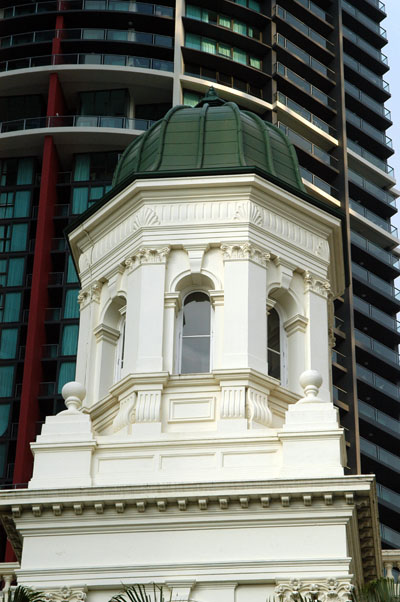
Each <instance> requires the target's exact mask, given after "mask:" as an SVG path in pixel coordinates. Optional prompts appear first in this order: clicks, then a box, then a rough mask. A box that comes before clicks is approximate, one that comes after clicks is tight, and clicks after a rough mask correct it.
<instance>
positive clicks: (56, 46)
mask: <svg viewBox="0 0 400 602" xmlns="http://www.w3.org/2000/svg"><path fill="white" fill-rule="evenodd" d="M63 29H64V16H63V15H57V17H56V37H55V38H53V43H52V47H51V54H52V55H55V54H61V39H62V30H63ZM53 64H55V63H54V61H53Z"/></svg>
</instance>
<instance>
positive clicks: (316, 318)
mask: <svg viewBox="0 0 400 602" xmlns="http://www.w3.org/2000/svg"><path fill="white" fill-rule="evenodd" d="M304 295H305V304H304V305H305V311H306V317H307V319H308V327H307V334H306V346H305V369H306V370H309V369H313V370H318V372H320V374H321V376H322V383H323V384H322V387H321V389H320V392H319V397H320V398H321V399H322V400H323V401H331V386H330V383H331V356H330V340H329V329H328V300H329V298H330V295H331V287H330V284H329V282H328V281H327V280H324V279H322V278H319V277H318V276H315V275H313V274H311V273H310V272H306V273H305V274H304Z"/></svg>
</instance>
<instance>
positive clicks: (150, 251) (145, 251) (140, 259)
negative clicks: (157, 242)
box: [124, 247, 171, 272]
mask: <svg viewBox="0 0 400 602" xmlns="http://www.w3.org/2000/svg"><path fill="white" fill-rule="evenodd" d="M170 250H171V249H170V247H159V248H152V247H141V248H140V249H138V250H137V251H136V252H135V253H133V255H130V256H129V257H127V258H126V259H125V261H124V265H125V267H126V268H127V269H128V272H131V271H132V270H134V269H135V268H137V267H139V266H140V265H144V264H165V263H166V262H167V258H168V255H169V252H170Z"/></svg>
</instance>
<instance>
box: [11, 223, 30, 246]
mask: <svg viewBox="0 0 400 602" xmlns="http://www.w3.org/2000/svg"><path fill="white" fill-rule="evenodd" d="M27 239H28V224H14V225H13V228H12V234H11V246H10V250H11V251H25V250H26V245H27Z"/></svg>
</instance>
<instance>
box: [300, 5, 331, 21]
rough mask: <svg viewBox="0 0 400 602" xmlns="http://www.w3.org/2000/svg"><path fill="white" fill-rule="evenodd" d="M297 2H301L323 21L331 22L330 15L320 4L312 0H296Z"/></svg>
mask: <svg viewBox="0 0 400 602" xmlns="http://www.w3.org/2000/svg"><path fill="white" fill-rule="evenodd" d="M297 2H298V3H299V4H302V5H303V6H304V7H305V8H307V9H308V10H309V11H311V12H312V13H313V14H314V15H317V17H319V18H320V19H322V20H323V21H326V22H327V23H332V21H333V19H332V17H331V15H330V14H329V13H327V12H325V11H324V10H323V9H322V8H321V7H320V6H318V5H317V4H315V2H313V1H312V0H297Z"/></svg>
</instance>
